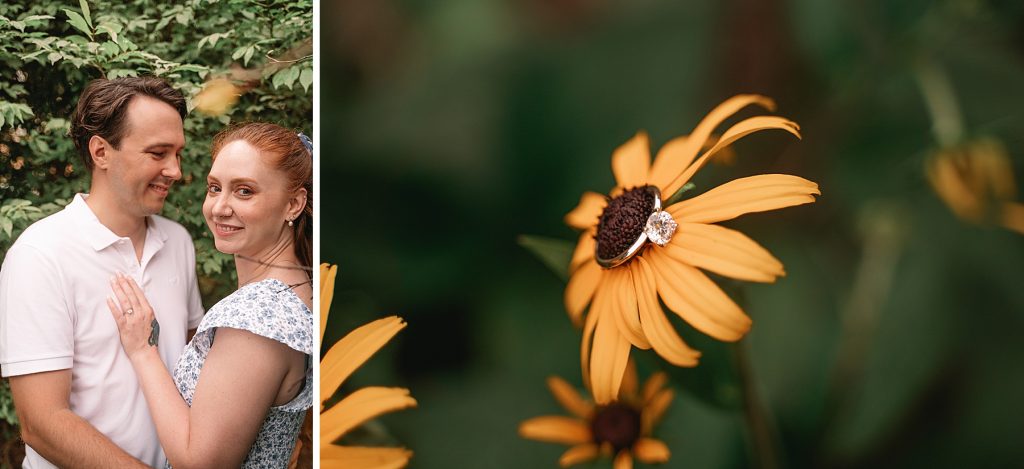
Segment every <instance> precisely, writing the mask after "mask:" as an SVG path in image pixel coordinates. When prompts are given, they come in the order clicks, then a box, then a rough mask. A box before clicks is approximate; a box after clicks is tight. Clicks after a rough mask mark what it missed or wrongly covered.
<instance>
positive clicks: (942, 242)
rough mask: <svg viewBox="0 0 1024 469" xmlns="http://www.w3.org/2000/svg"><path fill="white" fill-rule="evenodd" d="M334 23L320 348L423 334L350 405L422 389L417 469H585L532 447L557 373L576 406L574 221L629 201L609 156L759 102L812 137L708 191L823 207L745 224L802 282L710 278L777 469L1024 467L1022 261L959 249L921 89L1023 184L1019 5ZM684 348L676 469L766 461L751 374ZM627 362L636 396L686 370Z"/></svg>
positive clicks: (441, 9)
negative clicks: (798, 197) (942, 90)
mask: <svg viewBox="0 0 1024 469" xmlns="http://www.w3.org/2000/svg"><path fill="white" fill-rule="evenodd" d="M323 8H324V11H323V16H322V26H323V30H322V31H323V33H322V36H321V40H322V44H323V46H324V48H323V49H324V50H323V52H322V55H321V60H322V66H323V67H322V74H321V83H322V84H323V85H325V86H323V106H322V112H321V119H322V121H321V122H322V125H323V126H324V128H325V129H326V130H327V131H326V132H324V133H323V134H322V135H323V136H324V137H323V138H322V139H321V140H322V148H323V151H322V153H321V155H322V158H321V170H322V172H321V182H322V184H323V187H325V188H326V190H325V191H324V192H325V194H327V196H326V197H325V198H324V200H323V206H322V216H321V235H322V237H321V248H322V249H321V256H322V259H323V260H324V261H328V262H332V263H337V264H340V274H339V279H338V286H337V293H336V297H335V305H334V308H333V311H334V312H333V314H332V316H331V321H330V324H329V326H328V328H329V330H328V332H327V336H326V337H325V343H327V344H331V343H333V342H334V341H336V340H337V339H338V338H340V337H341V336H342V335H343V334H344V333H346V332H348V331H350V330H352V329H353V328H355V327H356V326H358V325H360V324H363V323H366V322H368V321H369V320H371V319H372V318H376V317H379V316H381V315H385V314H399V315H402V316H403V317H405V318H406V319H407V320H408V323H409V327H408V328H407V329H405V330H404V331H403V332H402V333H401V334H399V336H398V337H397V338H396V339H395V340H393V341H392V343H390V344H389V345H388V346H387V347H385V349H384V350H383V351H382V352H381V353H379V354H378V355H376V356H375V357H374V358H373V359H372V360H371V361H370V362H369V363H368V364H367V365H366V366H365V367H363V368H362V369H361V370H360V371H359V372H357V373H356V374H355V376H354V377H353V378H352V379H351V380H350V383H347V384H346V386H345V388H344V389H343V390H342V391H341V393H342V394H344V393H345V392H349V391H351V390H352V389H355V388H357V387H360V386H365V385H388V386H393V385H401V386H407V387H409V388H411V390H412V394H413V396H415V397H416V398H417V399H418V400H419V407H418V408H416V409H413V410H408V411H403V412H399V413H395V414H391V415H388V416H385V417H384V418H382V419H381V421H382V422H383V423H384V426H385V427H386V428H387V432H388V433H387V436H380V435H378V436H377V437H375V438H374V439H375V440H377V442H378V443H382V444H402V445H405V446H408V447H409V448H411V449H412V450H414V451H415V456H414V458H413V462H412V467H423V468H449V467H480V468H490V467H495V468H506V467H555V466H556V464H557V458H558V456H559V454H561V452H562V451H564V449H565V448H564V447H561V446H558V445H553V444H545V443H538V442H533V441H526V440H522V439H520V438H519V437H518V436H517V434H516V428H517V425H518V423H519V422H520V421H522V420H524V419H526V418H529V417H532V416H537V415H544V414H555V413H562V412H563V411H562V410H561V409H560V408H559V407H558V406H557V404H556V403H555V401H554V400H553V399H552V398H551V397H550V395H549V394H548V392H547V390H546V388H545V385H544V378H545V377H546V376H548V375H551V374H557V375H561V376H563V377H565V378H567V379H568V380H569V381H570V382H573V383H575V384H577V385H580V384H581V382H580V379H581V378H580V372H579V332H578V331H577V330H575V329H573V327H572V326H571V324H570V322H569V320H568V318H567V317H566V314H565V311H564V309H563V307H562V301H561V295H562V291H563V288H564V276H562V275H560V274H558V273H555V274H553V273H552V272H553V271H552V269H551V268H549V267H550V266H551V265H555V266H557V265H558V264H559V263H564V262H565V258H566V257H565V256H566V247H567V246H568V244H566V243H574V242H575V239H576V236H575V234H574V233H573V232H572V231H571V230H570V229H569V228H567V227H565V226H564V224H563V223H562V217H563V216H564V214H565V213H567V212H568V211H569V210H571V209H572V208H573V207H574V206H575V204H576V203H577V201H578V200H579V196H580V194H581V193H582V192H583V191H586V190H594V191H598V192H604V191H607V190H608V189H609V188H610V187H611V186H612V185H613V179H612V175H611V170H610V155H611V152H612V150H613V149H615V148H616V147H617V146H618V145H620V144H622V143H623V142H625V141H626V140H627V139H629V138H630V137H631V136H632V135H633V134H634V133H635V132H636V131H637V130H639V129H645V130H647V131H648V132H649V133H650V135H651V137H652V141H653V142H654V145H655V147H657V146H660V145H661V144H663V143H664V142H666V141H668V140H669V139H671V138H672V137H675V136H678V135H682V134H686V133H689V132H690V130H691V129H692V128H693V126H695V125H696V123H697V122H698V121H699V119H700V118H701V117H703V116H704V114H705V113H707V112H708V111H709V110H710V109H711V108H712V107H714V106H715V105H716V104H718V103H719V102H721V101H723V100H724V99H726V98H727V97H729V96H732V95H734V94H738V93H747V92H756V93H762V94H766V95H768V96H771V97H773V98H775V99H776V101H777V102H778V104H779V110H778V114H780V115H783V116H786V117H789V118H791V119H793V120H795V121H796V122H798V123H799V124H801V126H802V132H803V135H804V138H803V140H802V141H797V140H795V139H793V138H791V137H790V136H788V135H784V134H783V133H781V132H778V133H774V134H773V133H769V132H766V133H760V134H756V135H754V136H751V137H748V138H747V139H745V140H744V141H742V142H740V143H739V144H738V145H736V150H737V153H738V157H737V161H736V163H735V165H732V166H728V165H710V166H708V167H707V169H705V170H703V171H701V173H700V174H699V175H698V177H697V178H696V180H695V181H694V182H695V183H696V188H695V189H694V191H693V192H694V193H700V192H702V191H704V190H707V189H708V188H710V187H713V186H715V185H717V184H719V183H721V182H723V181H726V180H729V179H733V178H736V177H741V176H747V175H751V174H757V173H771V172H775V173H789V174H797V175H800V176H803V177H805V178H808V179H811V180H814V181H816V182H818V183H819V184H820V186H821V188H822V196H821V197H820V199H819V200H818V202H817V203H815V204H812V205H807V206H801V207H795V208H790V209H785V210H782V211H778V212H772V213H766V214H756V215H750V216H746V217H743V218H741V219H739V220H736V221H734V222H728V223H726V225H728V226H730V227H734V228H738V229H740V230H742V231H743V232H745V233H747V234H749V235H750V236H751V237H752V238H754V239H755V240H758V241H759V242H760V243H762V244H763V245H764V246H765V247H767V248H768V249H769V250H770V251H772V252H773V253H774V254H775V255H776V256H777V257H778V258H779V259H781V260H782V261H783V263H784V264H785V265H786V271H787V275H786V277H784V278H782V279H780V280H779V281H778V282H776V283H775V284H772V285H759V284H756V285H755V284H747V285H742V284H739V283H733V282H729V281H726V280H724V279H720V278H716V280H718V281H719V283H720V284H721V285H723V287H724V288H726V290H727V291H729V292H730V294H732V295H733V297H734V298H736V299H737V300H738V301H741V302H742V304H744V305H745V307H746V310H747V311H748V313H749V314H750V316H751V317H752V318H753V319H754V327H753V330H752V332H751V333H750V334H749V335H748V336H747V338H745V339H744V341H743V342H742V344H741V345H742V346H743V347H746V348H748V350H749V355H750V357H751V361H752V367H753V375H754V378H755V383H756V387H757V389H758V390H759V391H760V396H761V397H762V399H763V402H764V404H765V406H766V408H767V409H769V410H770V414H771V417H772V421H773V422H774V427H775V428H776V429H777V435H778V440H779V453H780V458H779V460H780V464H781V465H782V466H784V467H809V466H811V467H854V466H856V467H862V466H868V467H908V466H911V467H1012V466H1019V465H1020V464H1021V461H1022V460H1024V449H1022V448H1024V446H1022V445H1021V444H1020V440H1021V435H1022V434H1024V406H1021V405H1020V403H1019V398H1020V396H1021V395H1024V346H1022V345H1021V344H1022V343H1024V342H1022V340H1021V339H1020V331H1021V330H1022V326H1024V289H1021V288H1020V286H1021V285H1022V284H1024V236H1022V235H1020V234H1017V233H1013V232H1010V231H1007V230H1004V229H1001V228H997V227H992V226H976V225H969V224H965V223H963V222H962V221H960V220H959V219H957V218H955V217H954V216H953V215H952V213H951V212H950V211H949V209H948V208H946V207H945V206H944V205H943V204H942V203H941V202H940V200H939V199H938V198H937V197H936V196H935V194H934V193H933V192H932V191H931V189H930V187H929V185H928V183H927V180H926V178H925V173H924V165H925V161H926V158H927V157H928V156H929V155H930V154H931V153H932V152H934V151H935V150H937V148H938V143H937V142H936V140H935V137H934V136H933V134H932V131H931V129H932V118H931V116H930V115H929V113H928V110H927V107H926V105H925V101H924V99H923V97H922V93H921V89H920V86H919V84H918V80H917V75H916V72H915V67H916V66H917V64H920V63H922V62H925V63H930V64H933V65H935V66H936V67H938V68H939V69H940V70H942V71H943V73H945V74H947V75H948V77H949V79H950V81H951V83H952V84H953V89H954V92H955V96H956V99H957V101H958V102H959V104H960V107H961V109H962V113H963V120H964V126H965V131H966V136H967V137H968V138H974V137H979V136H988V137H992V138H995V139H997V140H999V141H1001V142H1002V143H1003V144H1004V145H1005V146H1006V147H1007V148H1008V151H1009V154H1010V158H1011V159H1012V161H1013V165H1014V167H1015V168H1016V170H1017V172H1018V173H1021V170H1024V168H1022V166H1024V164H1022V158H1024V140H1022V137H1021V136H1022V135H1024V120H1022V118H1021V115H1022V114H1021V109H1024V93H1021V92H1019V84H1020V83H1021V82H1022V81H1024V47H1022V44H1024V7H1022V5H1021V4H1020V3H1019V2H1007V1H998V0H991V1H983V0H941V1H924V0H911V1H880V0H869V1H866V2H841V1H817V0H793V1H789V2H781V1H778V0H769V1H761V0H728V1H704V0H698V1H686V2H673V1H635V2H606V1H596V2H585V1H562V0H559V1H535V0H524V1H515V2H509V1H498V0H447V1H433V2H424V1H414V0H405V1H397V0H391V1H375V2H341V3H334V2H325V3H324V5H323ZM744 115H747V114H744ZM1017 197H1018V200H1020V199H1021V198H1022V197H1024V195H1022V194H1017ZM521 235H531V236H535V237H528V238H522V237H520V236H521ZM559 240H560V241H561V244H560V243H559ZM528 248H529V249H528ZM532 251H539V252H541V253H542V255H541V256H535V255H534V253H533V252H532ZM557 270H558V269H556V271H557ZM677 327H678V328H679V329H680V331H681V333H682V334H683V335H684V337H685V338H687V339H688V340H689V341H690V343H691V344H692V345H694V346H695V347H697V348H699V349H701V350H703V351H704V352H705V357H704V360H703V362H702V365H701V366H700V367H698V368H696V369H672V370H671V376H672V386H673V387H675V388H676V389H677V390H678V396H677V399H676V401H675V403H674V405H673V406H672V408H671V410H670V412H669V414H668V416H667V419H666V421H665V422H664V423H663V424H662V425H661V426H660V427H659V429H658V431H657V436H659V437H660V438H662V439H663V440H664V441H666V442H667V443H668V444H669V447H670V448H671V450H672V460H671V462H670V463H669V465H668V466H669V467H690V468H700V467H746V466H749V465H752V464H754V462H753V459H752V456H751V453H750V451H749V450H748V448H749V446H750V445H749V444H748V441H749V436H748V434H747V432H746V429H745V426H744V420H743V414H742V409H741V407H740V405H739V403H740V402H741V397H742V394H741V389H740V388H739V386H738V378H737V375H736V372H735V370H734V367H733V363H732V356H731V354H730V349H729V348H728V347H726V346H724V345H722V344H717V343H715V342H714V341H712V340H709V339H707V338H705V337H702V336H701V335H700V334H698V333H695V332H694V331H693V330H692V329H690V328H689V327H688V326H687V325H685V324H682V323H677ZM635 356H636V357H637V359H638V366H639V368H640V371H641V375H642V377H643V376H646V374H648V373H650V372H651V371H653V370H656V369H663V368H665V365H664V364H662V363H661V362H660V361H659V360H657V359H656V358H655V357H653V356H651V355H650V354H647V353H636V354H635ZM594 467H610V463H609V462H607V461H604V462H599V463H595V464H594Z"/></svg>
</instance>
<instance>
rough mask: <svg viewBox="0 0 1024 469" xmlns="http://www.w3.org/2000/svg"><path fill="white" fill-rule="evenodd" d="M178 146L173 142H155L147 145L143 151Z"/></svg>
mask: <svg viewBox="0 0 1024 469" xmlns="http://www.w3.org/2000/svg"><path fill="white" fill-rule="evenodd" d="M176 146H177V145H175V144H173V143H153V144H150V145H147V146H146V147H145V148H143V149H142V150H143V151H150V150H162V149H165V148H174V147H176Z"/></svg>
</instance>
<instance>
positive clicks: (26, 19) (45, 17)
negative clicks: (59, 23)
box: [21, 15, 53, 23]
mask: <svg viewBox="0 0 1024 469" xmlns="http://www.w3.org/2000/svg"><path fill="white" fill-rule="evenodd" d="M52 19H53V17H52V16H50V15H29V16H26V17H24V18H22V19H21V21H23V22H25V23H32V22H36V21H42V20H52Z"/></svg>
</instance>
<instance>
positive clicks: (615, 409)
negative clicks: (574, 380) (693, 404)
mask: <svg viewBox="0 0 1024 469" xmlns="http://www.w3.org/2000/svg"><path fill="white" fill-rule="evenodd" d="M666 380H667V377H666V375H665V374H664V373H660V372H659V373H655V374H653V375H651V377H650V378H648V379H647V382H646V383H644V387H643V389H642V390H638V389H637V376H636V369H635V368H634V367H633V366H632V365H630V366H629V367H628V369H627V371H626V374H625V377H624V378H623V384H622V388H621V392H620V395H619V399H617V400H615V401H612V402H609V403H607V404H604V405H595V404H594V403H593V402H591V401H589V400H586V399H584V398H583V397H582V396H581V395H580V394H579V392H577V391H576V389H575V388H574V387H572V385H570V384H569V383H567V382H565V380H563V379H562V378H559V377H557V376H552V377H550V378H548V388H550V389H551V394H553V395H554V396H555V399H556V400H557V401H558V402H559V403H560V404H561V405H562V406H563V407H565V409H566V410H567V411H569V413H571V414H572V416H571V417H567V416H562V415H546V416H541V417H534V418H532V419H529V420H526V421H524V422H523V423H521V424H520V425H519V435H520V436H522V437H523V438H528V439H531V440H537V441H543V442H548V443H560V444H565V445H569V449H568V450H567V451H566V452H565V453H563V454H562V457H561V458H560V459H559V461H558V463H559V464H560V465H561V466H562V467H569V466H572V465H574V464H578V463H582V462H586V461H590V460H593V459H597V458H599V457H611V458H614V459H613V461H614V463H613V466H614V467H615V469H628V468H631V467H633V460H634V459H636V460H638V461H640V462H643V463H647V464H655V463H663V462H667V461H668V459H669V456H670V455H671V453H670V451H669V449H668V446H666V445H665V443H664V442H662V441H661V440H658V439H656V438H654V437H652V436H651V434H652V431H653V430H654V427H655V425H657V423H658V421H660V420H661V417H662V416H663V415H664V414H665V411H666V410H667V409H668V406H669V404H671V403H672V399H673V397H674V396H675V395H674V393H673V391H672V389H670V388H664V386H665V382H666Z"/></svg>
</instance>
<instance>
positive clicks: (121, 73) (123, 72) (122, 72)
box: [107, 68, 139, 80]
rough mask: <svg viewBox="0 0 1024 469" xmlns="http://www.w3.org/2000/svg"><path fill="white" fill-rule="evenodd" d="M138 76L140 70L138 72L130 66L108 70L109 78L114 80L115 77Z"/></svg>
mask: <svg viewBox="0 0 1024 469" xmlns="http://www.w3.org/2000/svg"><path fill="white" fill-rule="evenodd" d="M137 76H139V72H137V71H135V70H132V69H129V68H115V69H113V70H111V71H109V72H107V78H109V79H111V80H113V79H115V78H124V77H137Z"/></svg>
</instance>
